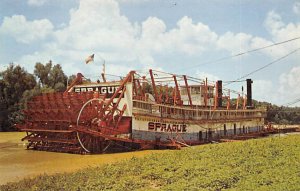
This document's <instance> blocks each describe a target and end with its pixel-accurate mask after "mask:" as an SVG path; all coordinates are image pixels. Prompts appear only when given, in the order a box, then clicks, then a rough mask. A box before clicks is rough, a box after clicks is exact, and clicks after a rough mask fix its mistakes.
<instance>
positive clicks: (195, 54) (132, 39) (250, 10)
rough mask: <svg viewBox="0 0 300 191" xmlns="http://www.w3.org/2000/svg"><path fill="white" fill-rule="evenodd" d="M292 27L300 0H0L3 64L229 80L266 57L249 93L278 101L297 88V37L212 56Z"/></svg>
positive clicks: (281, 36)
mask: <svg viewBox="0 0 300 191" xmlns="http://www.w3.org/2000/svg"><path fill="white" fill-rule="evenodd" d="M297 37H300V0H264V1H261V0H239V1H237V0H226V1H224V0H210V1H207V0H197V1H195V0H1V1H0V71H3V70H5V69H6V67H7V66H8V65H9V63H14V64H19V65H21V66H22V67H24V68H25V69H26V70H27V71H28V72H33V70H34V65H35V63H36V62H41V63H47V62H48V61H49V60H52V62H53V63H54V64H60V65H61V66H62V68H63V70H64V71H65V73H66V74H67V75H71V74H76V73H78V72H81V73H83V75H84V76H86V77H88V78H92V79H93V78H94V79H95V78H97V77H98V76H100V73H101V71H102V64H103V63H104V61H105V64H106V72H107V73H109V74H115V75H126V73H128V72H129V71H130V70H136V71H138V72H139V71H141V72H143V71H147V70H148V69H150V68H151V69H156V70H161V71H165V72H170V73H176V74H186V75H189V76H194V77H198V78H205V77H207V78H208V79H209V80H223V82H224V83H225V82H226V81H232V80H236V79H239V78H241V77H243V76H245V75H246V74H249V73H251V72H253V71H256V70H257V69H259V68H261V67H264V66H265V65H268V64H270V65H269V66H268V67H265V68H263V69H262V70H259V71H257V72H254V73H253V74H251V75H250V76H247V78H251V79H253V98H254V99H256V100H260V101H268V102H271V103H274V104H278V105H285V104H287V103H289V102H292V101H293V100H296V99H298V98H300V88H299V87H298V85H299V84H300V50H299V51H298V50H297V49H299V48H300V39H297V40H293V41H290V42H287V43H284V44H280V45H277V46H272V47H270V48H267V49H263V50H260V51H254V52H251V53H249V54H243V55H241V56H237V57H233V58H228V59H224V60H221V61H218V60H220V59H221V58H224V57H226V58H227V57H230V56H233V55H236V54H239V53H242V52H245V51H249V50H253V49H257V48H261V47H265V46H268V45H272V44H274V43H278V42H283V41H286V40H289V39H294V38H297ZM91 54H95V59H94V63H92V64H88V65H86V64H85V63H84V60H85V59H86V58H87V57H88V56H89V55H91ZM278 59H279V61H278V62H274V61H276V60H278ZM273 62H274V63H273ZM272 63H273V64H272ZM243 79H245V78H243ZM242 86H245V82H238V83H231V84H229V85H227V86H226V88H231V89H234V90H236V91H241V87H242ZM232 96H233V97H234V96H236V95H232ZM296 105H297V104H295V105H293V106H296ZM299 105H300V103H298V106H299Z"/></svg>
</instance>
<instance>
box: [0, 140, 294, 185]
mask: <svg viewBox="0 0 300 191" xmlns="http://www.w3.org/2000/svg"><path fill="white" fill-rule="evenodd" d="M299 153H300V137H299V135H288V136H284V137H282V136H278V137H269V138H263V139H254V140H247V141H240V142H232V143H220V144H207V145H201V146H195V147H190V148H185V149H183V150H172V151H167V152H164V153H162V154H160V155H157V154H153V155H147V156H145V157H143V158H136V157H132V158H130V159H127V160H125V161H121V162H117V163H114V164H110V165H103V166H99V167H90V168H88V169H83V170H79V171H77V172H75V173H64V174H57V175H51V176H48V175H44V176H40V177H38V178H35V179H26V180H22V181H20V182H18V183H11V184H8V185H5V186H2V187H0V189H2V190H23V189H24V188H26V189H34V190H48V189H51V190H78V189H80V190H157V189H159V190H184V189H186V190H223V189H228V190H300V176H299V174H300V162H299V161H300V155H299Z"/></svg>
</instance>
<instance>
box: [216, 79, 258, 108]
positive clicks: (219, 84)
mask: <svg viewBox="0 0 300 191" xmlns="http://www.w3.org/2000/svg"><path fill="white" fill-rule="evenodd" d="M246 82H247V104H246V106H247V108H252V107H253V106H252V83H253V81H252V80H251V79H247V80H246ZM217 88H218V94H217V95H218V98H217V99H218V107H222V96H223V92H222V80H218V81H217Z"/></svg>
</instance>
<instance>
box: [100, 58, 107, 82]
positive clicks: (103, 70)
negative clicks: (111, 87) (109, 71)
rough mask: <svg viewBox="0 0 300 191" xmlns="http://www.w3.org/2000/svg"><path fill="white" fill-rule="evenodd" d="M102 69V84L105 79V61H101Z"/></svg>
mask: <svg viewBox="0 0 300 191" xmlns="http://www.w3.org/2000/svg"><path fill="white" fill-rule="evenodd" d="M102 66H103V68H102V74H101V76H102V79H103V82H106V78H105V60H104V59H103V65H102Z"/></svg>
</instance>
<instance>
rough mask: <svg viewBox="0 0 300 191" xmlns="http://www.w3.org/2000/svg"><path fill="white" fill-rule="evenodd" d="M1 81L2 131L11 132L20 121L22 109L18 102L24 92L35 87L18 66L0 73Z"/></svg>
mask: <svg viewBox="0 0 300 191" xmlns="http://www.w3.org/2000/svg"><path fill="white" fill-rule="evenodd" d="M0 77H1V78H2V80H1V84H2V85H1V90H0V92H1V96H2V98H1V99H3V104H5V105H6V108H5V111H3V115H4V117H3V118H4V119H3V124H2V130H4V131H8V130H11V129H12V127H13V125H14V124H15V123H17V122H20V120H22V117H20V115H19V114H20V112H19V110H20V109H21V108H22V105H20V100H21V99H22V95H23V93H24V92H25V91H26V90H30V89H32V88H34V87H35V86H36V81H35V78H34V76H33V75H32V74H29V73H28V72H27V71H26V70H25V69H24V68H22V67H20V66H19V65H17V66H15V65H14V64H10V65H9V66H8V67H7V69H6V70H5V71H3V72H1V73H0Z"/></svg>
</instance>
